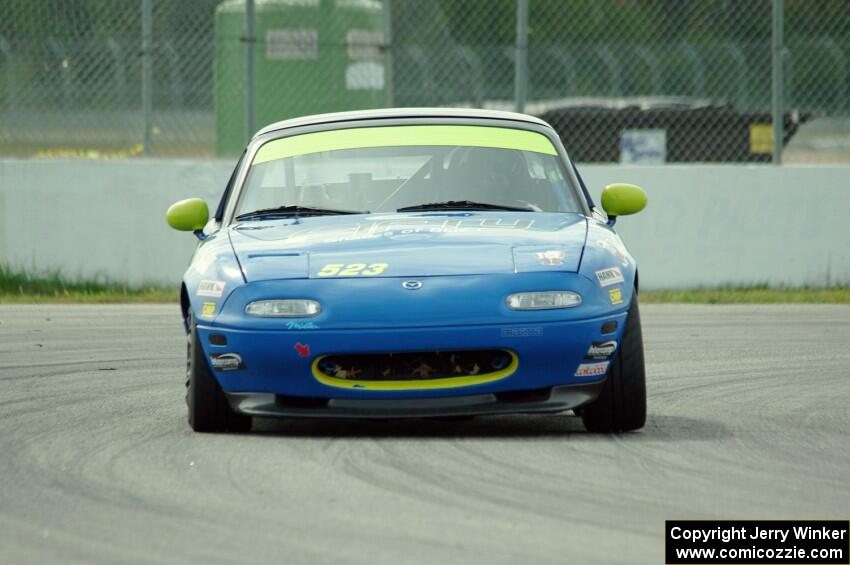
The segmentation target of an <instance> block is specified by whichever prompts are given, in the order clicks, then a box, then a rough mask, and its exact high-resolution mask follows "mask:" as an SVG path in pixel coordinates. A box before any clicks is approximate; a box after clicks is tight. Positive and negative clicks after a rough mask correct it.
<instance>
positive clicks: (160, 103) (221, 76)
mask: <svg viewBox="0 0 850 565" xmlns="http://www.w3.org/2000/svg"><path fill="white" fill-rule="evenodd" d="M774 4H775V0H748V1H745V2H742V1H732V0H707V1H706V0H639V1H638V0H427V1H424V0H256V1H255V2H251V3H250V6H252V7H253V13H254V18H253V20H252V21H253V26H248V27H246V17H245V14H246V8H248V7H249V3H248V2H247V1H246V0H182V1H181V2H173V1H169V0H4V1H3V2H2V3H0V155H12V156H52V155H58V156H62V155H80V156H127V155H136V154H142V153H147V154H152V155H157V156H215V155H225V156H230V155H233V154H234V153H237V152H238V151H239V150H240V149H241V147H242V146H243V144H244V142H245V136H246V131H247V130H248V129H258V128H259V127H261V126H263V125H265V124H267V123H269V122H272V121H276V120H280V119H286V118H289V117H294V116H298V115H305V114H313V113H319V112H331V111H340V110H350V109H360V108H374V107H383V106H465V107H487V108H497V109H506V110H513V109H516V108H519V109H522V110H523V111H525V112H527V113H531V114H535V115H539V116H542V117H544V119H547V120H548V121H550V123H552V124H553V125H554V126H555V127H556V129H558V131H559V132H560V133H561V135H562V137H563V138H564V141H565V144H566V146H567V149H568V150H569V151H570V152H571V153H572V154H573V156H574V157H575V158H576V159H577V160H579V161H586V162H646V163H652V162H693V161H710V162H752V161H756V162H759V161H770V160H771V159H772V158H773V157H772V151H773V147H774V142H773V130H772V120H773V119H774V117H775V116H773V115H772V114H773V111H774V104H773V101H772V88H771V81H772V78H773V77H774V68H773V65H772V62H773V61H774V60H775V59H774V51H773V50H772V39H773V38H775V37H776V35H775V33H776V30H775V29H774V27H775V26H774V24H775V23H776V22H777V20H776V18H775V15H774ZM780 4H781V5H782V7H783V10H782V12H781V14H782V19H783V20H784V25H782V26H781V30H782V32H783V35H784V41H783V44H782V45H781V51H776V53H781V54H782V61H783V65H782V67H781V70H782V72H783V75H784V76H783V77H782V80H783V84H784V88H783V89H782V94H783V96H782V98H781V102H782V106H783V107H784V112H783V113H782V115H783V126H784V127H783V129H784V151H783V152H782V157H783V159H784V161H785V162H850V4H848V2H847V0H784V2H780ZM249 11H250V10H249ZM146 29H150V33H149V35H148V34H146V32H145V30H146ZM146 69H149V71H148V72H146Z"/></svg>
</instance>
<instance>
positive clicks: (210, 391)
mask: <svg viewBox="0 0 850 565" xmlns="http://www.w3.org/2000/svg"><path fill="white" fill-rule="evenodd" d="M188 326H189V333H188V335H187V337H186V342H187V347H186V405H187V406H188V408H189V425H190V426H191V427H192V429H193V430H195V431H196V432H224V431H231V432H247V431H249V430H250V429H251V417H250V416H244V415H242V414H237V413H236V412H234V411H233V410H232V409H231V408H230V405H229V404H228V403H227V399H226V398H225V397H224V393H223V392H222V390H221V387H220V386H219V384H218V381H216V380H215V377H214V376H213V375H212V372H211V371H210V367H209V365H208V364H207V359H206V357H205V356H204V351H203V349H202V348H201V344H200V343H198V330H197V327H196V326H195V319H194V317H193V316H192V314H191V313H190V314H189V319H188Z"/></svg>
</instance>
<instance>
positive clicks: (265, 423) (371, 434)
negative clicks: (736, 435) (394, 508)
mask: <svg viewBox="0 0 850 565" xmlns="http://www.w3.org/2000/svg"><path fill="white" fill-rule="evenodd" d="M248 435H251V436H274V437H281V438H286V437H295V438H345V439H359V438H362V439H377V438H395V439H413V438H416V439H423V440H427V439H505V438H518V439H535V438H539V439H546V438H551V437H567V438H569V439H571V440H576V441H581V440H591V441H597V440H605V439H610V438H613V437H617V438H619V439H620V440H622V441H668V442H669V441H703V440H705V441H709V440H716V439H719V438H725V437H730V436H731V435H732V434H731V432H730V431H729V430H728V429H727V428H726V426H725V425H724V424H723V423H722V422H720V421H718V420H710V419H701V418H690V417H683V416H665V415H653V414H650V415H649V417H648V419H647V424H646V426H645V427H644V428H643V429H641V430H639V431H636V432H629V433H624V434H618V435H613V434H592V433H588V432H586V431H585V429H584V426H582V423H581V419H580V418H578V417H575V416H572V415H570V414H569V413H567V414H548V415H527V414H515V415H499V416H478V417H475V418H466V419H419V418H416V419H401V420H359V419H335V420H330V419H327V420H323V419H271V418H255V419H254V428H253V430H252V431H251V432H250V434H248Z"/></svg>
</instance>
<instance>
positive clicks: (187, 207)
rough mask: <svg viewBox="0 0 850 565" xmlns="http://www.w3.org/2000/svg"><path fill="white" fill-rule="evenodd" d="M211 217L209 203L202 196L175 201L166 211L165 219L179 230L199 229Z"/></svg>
mask: <svg viewBox="0 0 850 565" xmlns="http://www.w3.org/2000/svg"><path fill="white" fill-rule="evenodd" d="M209 219H210V211H209V209H208V208H207V203H206V202H204V201H203V200H201V199H200V198H187V199H186V200H181V201H180V202H175V203H174V204H172V205H171V207H170V208H169V209H168V211H167V212H166V213H165V221H167V222H168V225H169V226H171V227H172V228H174V229H176V230H179V231H192V232H194V231H199V230H202V229H204V226H205V225H207V221H208V220H209Z"/></svg>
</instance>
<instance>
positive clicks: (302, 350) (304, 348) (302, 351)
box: [295, 342, 310, 357]
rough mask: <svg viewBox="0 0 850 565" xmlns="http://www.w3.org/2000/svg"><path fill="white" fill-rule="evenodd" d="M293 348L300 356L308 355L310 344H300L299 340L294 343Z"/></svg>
mask: <svg viewBox="0 0 850 565" xmlns="http://www.w3.org/2000/svg"><path fill="white" fill-rule="evenodd" d="M295 350H296V351H297V352H298V355H300V356H301V357H309V356H310V346H309V345H301V342H298V343H296V344H295Z"/></svg>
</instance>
